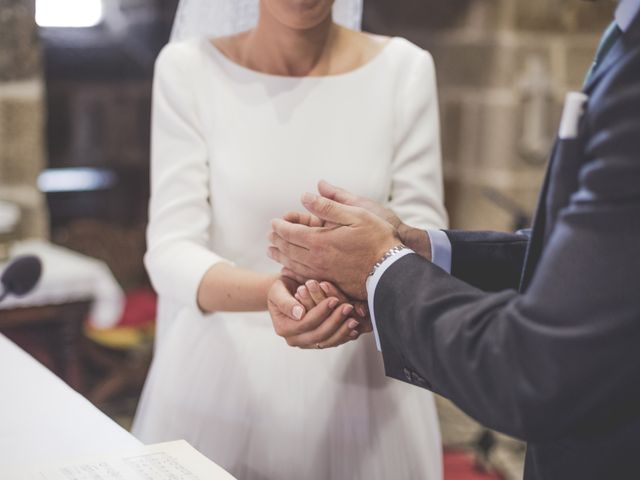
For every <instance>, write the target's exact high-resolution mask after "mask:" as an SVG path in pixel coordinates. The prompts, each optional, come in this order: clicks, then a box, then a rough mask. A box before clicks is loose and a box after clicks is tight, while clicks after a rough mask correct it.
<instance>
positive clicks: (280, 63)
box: [243, 8, 338, 77]
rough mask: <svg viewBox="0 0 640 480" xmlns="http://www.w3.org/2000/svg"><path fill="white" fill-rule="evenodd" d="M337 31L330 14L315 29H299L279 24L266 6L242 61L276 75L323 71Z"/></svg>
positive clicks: (251, 66) (326, 66)
mask: <svg viewBox="0 0 640 480" xmlns="http://www.w3.org/2000/svg"><path fill="white" fill-rule="evenodd" d="M337 31H338V27H337V26H336V25H335V24H334V23H333V21H332V19H331V17H328V18H327V19H326V20H325V21H323V22H322V23H321V24H319V25H317V26H315V27H313V28H310V29H306V30H299V29H294V28H291V27H288V26H286V25H284V24H282V23H280V22H279V21H278V20H277V19H276V18H274V17H273V16H272V15H271V14H270V13H269V12H268V11H267V10H266V9H264V8H263V9H261V12H260V21H259V22H258V25H257V26H256V28H255V29H253V30H252V31H251V32H250V33H249V35H248V36H247V38H246V41H245V48H244V55H243V56H244V57H245V58H244V59H243V60H244V63H245V64H246V65H247V66H249V67H250V68H253V69H255V70H258V71H261V72H264V73H269V74H273V75H285V76H292V77H304V76H308V75H312V74H313V75H315V74H324V73H326V72H324V70H327V69H328V68H329V62H328V59H327V56H328V52H329V50H330V46H331V44H332V43H333V41H334V39H335V36H336V35H337Z"/></svg>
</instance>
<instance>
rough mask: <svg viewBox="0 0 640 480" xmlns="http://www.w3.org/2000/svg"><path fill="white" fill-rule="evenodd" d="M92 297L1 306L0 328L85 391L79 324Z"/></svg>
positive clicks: (88, 307)
mask: <svg viewBox="0 0 640 480" xmlns="http://www.w3.org/2000/svg"><path fill="white" fill-rule="evenodd" d="M90 306H91V300H90V299H87V300H85V301H76V302H72V303H64V304H61V305H47V306H41V307H27V308H14V309H11V310H0V332H1V333H3V334H4V335H6V336H7V337H8V338H10V339H11V340H13V341H14V342H15V343H16V344H18V345H19V346H20V347H22V348H23V349H24V350H27V351H28V352H30V353H31V355H32V356H33V357H35V358H36V359H37V360H38V361H40V362H41V363H42V364H43V365H45V366H46V367H47V368H49V370H51V371H52V372H54V373H55V374H56V375H58V376H59V377H60V378H61V379H63V380H64V381H65V382H67V383H68V384H69V385H70V386H71V387H72V388H73V389H75V390H76V391H78V392H81V393H85V392H86V388H85V383H84V377H83V369H82V362H81V350H82V325H83V323H84V321H85V319H86V317H87V314H88V313H89V309H90Z"/></svg>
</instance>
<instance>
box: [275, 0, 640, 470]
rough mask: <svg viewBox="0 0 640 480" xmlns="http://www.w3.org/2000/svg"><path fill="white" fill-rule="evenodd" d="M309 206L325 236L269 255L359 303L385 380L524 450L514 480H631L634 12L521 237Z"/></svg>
mask: <svg viewBox="0 0 640 480" xmlns="http://www.w3.org/2000/svg"><path fill="white" fill-rule="evenodd" d="M320 193H321V195H320V196H317V195H310V194H307V195H305V197H304V199H303V203H304V205H305V207H306V208H307V209H308V210H309V211H310V212H311V213H312V214H314V215H315V216H317V217H320V218H321V219H322V220H325V221H327V222H329V223H327V224H326V226H325V227H317V226H315V227H314V226H307V225H301V224H294V223H291V222H286V221H274V232H273V234H272V237H271V238H272V243H273V247H272V248H271V250H270V254H271V256H272V257H274V258H276V259H277V260H279V261H280V262H281V263H282V264H283V265H284V266H285V267H287V268H288V269H289V270H290V271H292V272H293V273H294V274H295V275H294V276H297V277H298V278H300V277H306V278H321V279H326V280H330V281H332V282H334V283H335V284H336V285H337V286H338V287H340V288H341V289H342V290H343V291H344V292H346V293H347V294H348V295H349V296H350V297H352V298H353V299H359V300H364V299H366V298H368V302H369V310H370V315H371V319H372V323H373V326H374V332H375V334H376V340H377V342H378V346H379V349H380V350H381V352H382V355H383V357H384V364H385V368H386V372H387V374H388V375H389V376H391V377H394V378H397V379H399V380H402V381H405V382H409V383H412V384H414V385H417V386H419V387H423V388H427V389H429V390H433V391H435V392H437V393H439V394H441V395H443V396H445V397H448V398H449V399H451V400H452V401H454V402H455V403H456V404H457V405H458V406H460V407H461V408H462V409H463V410H464V411H465V412H467V413H468V414H469V415H471V416H472V417H474V418H476V419H477V420H479V421H480V422H482V423H484V424H485V425H487V426H489V427H491V428H494V429H496V430H499V431H502V432H505V433H507V434H510V435H513V436H515V437H519V438H522V439H524V440H527V441H528V442H529V446H528V449H527V459H526V470H525V478H526V479H559V480H568V479H576V480H587V479H598V480H605V479H612V480H623V479H640V0H621V1H620V3H619V6H618V9H617V12H616V20H615V22H614V23H613V24H612V25H611V27H610V28H609V29H608V30H607V32H606V33H605V35H604V37H603V41H602V43H601V46H600V48H599V51H598V54H597V55H596V60H595V62H594V65H593V67H592V69H591V71H590V73H589V77H588V80H587V82H586V85H585V87H584V90H583V92H581V93H574V94H570V95H569V96H568V98H567V105H566V107H565V112H564V115H563V119H562V124H561V127H560V134H559V138H558V141H557V144H556V146H555V147H554V150H553V154H552V156H551V161H550V166H549V171H548V174H547V178H546V180H545V182H544V186H543V190H542V193H541V196H540V203H539V205H538V210H537V214H536V218H535V222H534V225H533V229H532V231H531V232H530V234H514V235H510V234H500V233H491V232H479V233H474V232H455V231H447V232H427V233H425V232H421V231H417V230H416V229H412V228H411V227H408V226H406V225H403V224H401V223H400V222H399V220H398V219H397V217H395V216H394V215H393V213H392V212H389V211H387V210H385V209H383V208H382V207H380V206H377V205H375V204H373V203H372V202H370V201H368V200H366V199H362V198H359V197H356V196H354V195H352V194H349V193H348V192H345V191H342V190H339V189H336V188H334V187H331V186H330V185H327V184H322V185H321V187H320ZM448 272H450V274H449V273H448ZM292 302H295V300H294V299H292V298H287V296H286V295H284V296H283V297H282V298H276V299H275V300H274V305H279V306H281V310H282V311H283V312H285V313H287V314H289V316H291V315H290V313H289V309H290V306H291V305H292ZM272 316H273V311H272ZM278 321H281V320H278ZM291 321H292V322H294V321H295V320H293V319H292V320H291ZM274 322H276V317H275V316H274ZM284 330H286V329H284ZM311 333H313V332H311ZM306 338H310V339H312V340H309V341H310V342H312V343H313V345H298V346H302V347H309V346H314V345H315V346H316V347H318V348H321V347H322V346H323V345H322V341H323V340H324V339H323V338H320V337H318V336H316V337H313V335H311V336H307V337H306Z"/></svg>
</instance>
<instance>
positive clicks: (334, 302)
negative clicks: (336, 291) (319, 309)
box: [329, 298, 340, 310]
mask: <svg viewBox="0 0 640 480" xmlns="http://www.w3.org/2000/svg"><path fill="white" fill-rule="evenodd" d="M338 303H340V302H339V301H338V299H337V298H332V299H331V300H329V308H330V309H331V310H333V309H334V308H336V307H337V306H338Z"/></svg>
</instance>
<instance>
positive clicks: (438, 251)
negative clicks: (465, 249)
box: [427, 230, 451, 274]
mask: <svg viewBox="0 0 640 480" xmlns="http://www.w3.org/2000/svg"><path fill="white" fill-rule="evenodd" d="M427 235H429V240H430V241H431V257H432V260H431V263H433V264H434V265H437V266H438V267H440V268H441V269H442V270H444V271H445V272H447V273H449V274H451V241H450V240H449V237H448V236H447V234H446V233H444V232H443V231H442V230H427Z"/></svg>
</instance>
